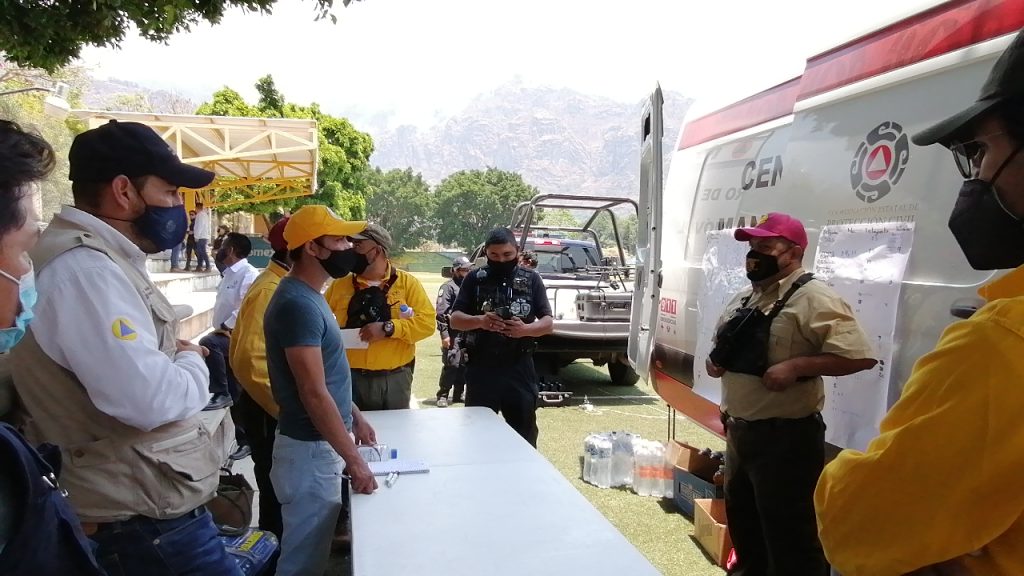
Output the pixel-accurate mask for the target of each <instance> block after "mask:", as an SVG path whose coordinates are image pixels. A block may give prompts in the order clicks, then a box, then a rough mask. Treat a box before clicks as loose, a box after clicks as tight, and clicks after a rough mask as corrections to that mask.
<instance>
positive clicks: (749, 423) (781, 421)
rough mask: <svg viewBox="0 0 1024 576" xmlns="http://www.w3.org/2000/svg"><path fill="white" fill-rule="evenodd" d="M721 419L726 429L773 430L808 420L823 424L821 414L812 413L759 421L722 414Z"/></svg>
mask: <svg viewBox="0 0 1024 576" xmlns="http://www.w3.org/2000/svg"><path fill="white" fill-rule="evenodd" d="M721 419H722V425H724V426H725V427H726V428H729V427H730V426H743V427H765V428H775V427H779V426H785V425H789V424H803V423H805V422H807V421H808V420H817V421H819V422H824V419H823V418H822V417H821V412H814V413H812V414H810V415H808V416H803V417H801V418H761V419H759V420H745V419H743V418H736V417H735V416H730V415H729V414H728V413H726V412H722V413H721Z"/></svg>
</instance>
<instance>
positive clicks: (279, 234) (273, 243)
mask: <svg viewBox="0 0 1024 576" xmlns="http://www.w3.org/2000/svg"><path fill="white" fill-rule="evenodd" d="M286 224H288V217H287V216H285V217H284V218H281V219H280V220H278V221H277V223H276V224H274V227H273V228H271V229H270V232H269V233H268V234H267V242H270V249H271V250H273V251H274V252H280V251H281V250H287V249H288V243H287V242H285V240H284V227H285V225H286Z"/></svg>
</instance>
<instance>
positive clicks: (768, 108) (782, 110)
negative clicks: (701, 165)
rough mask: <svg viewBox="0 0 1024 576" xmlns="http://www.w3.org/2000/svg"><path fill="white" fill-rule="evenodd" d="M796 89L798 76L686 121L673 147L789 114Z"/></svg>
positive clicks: (712, 138)
mask: <svg viewBox="0 0 1024 576" xmlns="http://www.w3.org/2000/svg"><path fill="white" fill-rule="evenodd" d="M799 91H800V78H799V77H797V78H794V79H792V80H790V81H789V82H785V83H783V84H779V85H778V86H775V87H774V88H769V89H768V90H765V91H764V92H761V93H760V94H755V95H754V96H751V97H749V98H746V99H743V100H740V101H739V102H737V103H735V104H730V105H729V106H726V107H725V108H722V109H721V110H719V111H717V112H714V113H712V114H709V115H707V116H704V117H702V118H697V119H696V120H693V121H692V122H687V123H686V127H685V128H683V132H682V134H680V135H679V145H678V146H677V149H679V150H682V149H683V148H689V147H690V146H696V145H697V144H701V143H703V142H708V141H710V140H714V139H716V138H721V137H722V136H725V135H726V134H732V133H734V132H739V131H740V130H743V129H745V128H750V127H751V126H757V125H759V124H764V123H765V122H768V121H771V120H775V119H776V118H782V117H783V116H787V115H789V114H792V113H793V105H794V104H796V97H797V94H798V93H799Z"/></svg>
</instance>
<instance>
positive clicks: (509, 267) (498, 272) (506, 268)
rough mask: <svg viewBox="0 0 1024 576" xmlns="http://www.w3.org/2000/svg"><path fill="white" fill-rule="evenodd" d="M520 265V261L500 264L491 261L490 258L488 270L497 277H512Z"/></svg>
mask: <svg viewBox="0 0 1024 576" xmlns="http://www.w3.org/2000/svg"><path fill="white" fill-rule="evenodd" d="M518 265H519V260H509V261H508V262H499V261H497V260H491V259H490V258H488V259H487V269H488V270H489V271H491V272H493V273H494V275H495V276H511V275H512V273H513V272H515V270H516V266H518Z"/></svg>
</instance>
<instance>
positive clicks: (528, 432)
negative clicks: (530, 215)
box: [450, 228, 552, 447]
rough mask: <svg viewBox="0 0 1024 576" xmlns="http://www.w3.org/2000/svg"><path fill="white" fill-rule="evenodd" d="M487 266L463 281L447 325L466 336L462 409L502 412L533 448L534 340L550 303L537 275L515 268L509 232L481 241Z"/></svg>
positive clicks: (543, 330)
mask: <svg viewBox="0 0 1024 576" xmlns="http://www.w3.org/2000/svg"><path fill="white" fill-rule="evenodd" d="M484 254H485V255H486V257H487V265H486V266H484V267H482V268H480V269H478V270H475V271H473V272H471V273H470V274H469V275H468V276H467V277H466V279H465V280H463V281H462V288H461V290H460V291H459V297H458V299H457V300H456V301H455V307H454V310H455V311H454V312H453V313H452V315H451V321H450V325H451V327H452V328H453V329H455V330H460V331H463V332H466V346H467V348H468V353H469V365H468V367H467V369H466V385H467V390H466V406H486V407H488V408H490V409H492V410H494V411H495V412H499V411H500V412H501V414H502V415H503V416H504V417H505V421H506V422H508V424H509V426H511V427H512V428H513V429H514V430H515V431H516V432H518V433H519V435H520V436H522V437H523V438H524V439H526V441H527V442H529V443H530V444H531V445H532V446H534V447H536V446H537V414H536V410H537V372H536V370H534V367H533V349H534V347H535V339H536V338H539V337H541V336H544V335H545V334H549V333H550V332H551V328H552V318H551V305H550V304H549V303H548V297H547V294H546V293H545V291H544V282H543V281H542V280H541V278H540V275H538V274H537V273H536V272H534V271H532V270H527V269H525V268H521V267H520V266H519V248H518V246H517V245H516V238H515V235H514V234H513V233H512V231H511V230H509V229H508V228H496V229H494V230H492V231H491V233H490V234H489V235H488V236H487V240H486V242H484Z"/></svg>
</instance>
